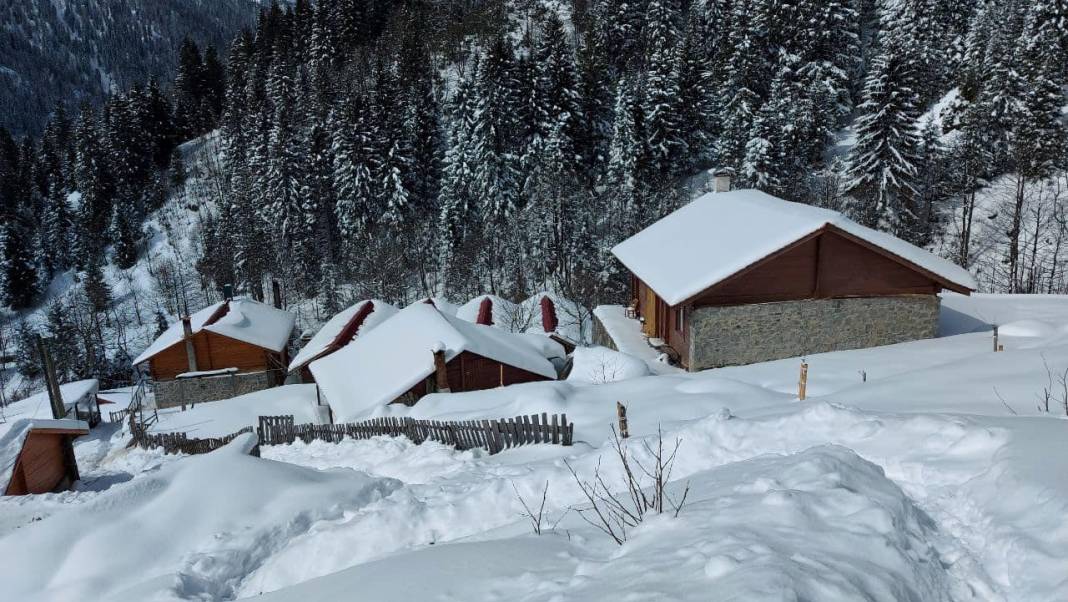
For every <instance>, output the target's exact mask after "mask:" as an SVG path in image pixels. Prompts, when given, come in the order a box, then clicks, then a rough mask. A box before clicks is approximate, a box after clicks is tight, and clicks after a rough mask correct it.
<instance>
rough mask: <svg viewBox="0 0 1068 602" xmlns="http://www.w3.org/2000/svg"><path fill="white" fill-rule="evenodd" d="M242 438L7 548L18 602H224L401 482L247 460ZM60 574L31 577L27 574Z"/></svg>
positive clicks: (7, 574)
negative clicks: (192, 601) (182, 601)
mask: <svg viewBox="0 0 1068 602" xmlns="http://www.w3.org/2000/svg"><path fill="white" fill-rule="evenodd" d="M244 439H245V438H238V439H236V440H235V441H234V442H233V443H231V444H230V445H228V446H227V447H225V448H223V449H220V450H218V451H216V452H214V453H211V454H207V455H204V456H195V457H190V458H186V459H184V460H182V461H180V462H174V463H172V464H169V465H168V466H166V467H164V468H163V469H161V470H160V471H159V472H158V473H156V474H152V475H150V476H145V477H142V478H140V479H137V480H134V481H131V482H129V483H128V484H125V485H119V486H116V487H113V488H111V489H110V490H108V491H107V492H105V493H104V494H103V495H100V496H98V497H96V498H95V499H93V500H92V501H90V502H88V503H86V504H84V505H81V506H80V507H77V508H76V509H72V510H70V511H68V512H65V513H62V514H59V515H56V516H53V517H51V518H49V519H48V520H45V521H40V522H36V523H32V524H29V525H27V526H25V527H23V528H22V529H20V530H19V532H18V537H7V538H4V539H0V557H3V558H5V559H14V558H17V559H19V561H18V562H4V563H0V582H2V583H3V584H4V588H5V594H4V595H5V597H8V596H10V598H9V599H12V600H33V599H41V600H45V599H47V600H103V599H107V600H145V599H149V598H151V597H155V596H156V595H159V594H162V593H164V592H166V593H167V595H169V596H170V597H178V598H200V599H212V600H215V599H221V598H226V597H229V596H232V594H233V591H234V587H235V586H236V585H237V583H238V582H239V580H240V579H241V578H242V577H243V576H244V575H245V574H246V573H247V572H248V571H249V570H251V569H252V568H254V567H256V566H257V565H258V564H260V563H262V562H263V560H264V559H265V558H267V557H269V556H270V555H271V554H272V553H273V552H274V551H276V550H277V549H278V548H280V547H281V546H282V545H284V543H285V542H286V541H287V540H289V539H290V538H292V537H294V536H295V535H297V534H299V533H301V532H303V531H305V530H307V529H308V527H309V526H310V525H311V524H313V523H315V522H316V521H319V520H323V519H326V518H336V517H339V516H341V515H343V514H344V513H345V512H351V511H353V510H356V509H358V508H360V507H362V506H365V505H366V504H368V503H371V502H373V501H374V500H377V499H380V498H381V497H382V496H383V495H386V494H388V493H389V492H390V491H392V490H393V489H395V488H396V487H397V486H398V485H399V483H397V482H396V481H393V480H390V479H384V478H372V477H369V476H367V475H365V474H361V473H357V472H354V471H351V470H334V471H326V472H323V471H316V470H312V469H308V468H302V467H299V466H294V465H291V464H282V463H279V462H273V461H270V460H262V459H259V458H253V457H250V456H247V455H245V453H244V452H245V451H246V449H247V446H248V443H249V442H248V441H245V440H244ZM43 566H49V567H52V570H48V571H42V570H27V568H28V567H43Z"/></svg>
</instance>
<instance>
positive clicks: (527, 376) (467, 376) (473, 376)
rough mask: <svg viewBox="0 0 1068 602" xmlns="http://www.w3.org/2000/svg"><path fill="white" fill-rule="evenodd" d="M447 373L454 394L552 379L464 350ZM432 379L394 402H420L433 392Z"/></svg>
mask: <svg viewBox="0 0 1068 602" xmlns="http://www.w3.org/2000/svg"><path fill="white" fill-rule="evenodd" d="M445 374H446V377H447V378H448V381H449V389H450V390H451V391H452V392H453V393H460V392H463V391H482V390H485V389H494V388H496V387H501V386H505V385H515V384H520V383H529V382H538V381H543V380H549V379H548V378H546V377H544V376H542V375H540V374H535V373H533V372H528V371H526V370H523V369H522V368H517V367H515V366H511V365H509V364H505V363H502V362H499V361H497V360H494V359H490V358H487V357H484V356H481V355H478V354H476V353H472V352H470V351H464V352H462V353H460V354H459V355H457V356H456V357H454V358H452V359H451V360H449V361H448V362H446V364H445ZM433 380H434V375H433V374H431V375H430V376H429V377H427V378H426V379H424V380H423V381H422V382H420V383H418V384H417V385H415V386H414V387H412V388H411V389H409V390H408V391H407V392H405V393H404V394H403V395H401V396H400V397H398V398H397V400H396V401H395V402H394V403H397V402H402V403H415V402H417V401H418V400H419V399H421V398H422V397H423V396H425V395H426V394H427V393H428V392H429V391H431V390H432V389H433V386H428V385H429V383H430V382H431V381H433Z"/></svg>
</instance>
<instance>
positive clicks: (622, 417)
mask: <svg viewBox="0 0 1068 602" xmlns="http://www.w3.org/2000/svg"><path fill="white" fill-rule="evenodd" d="M616 417H617V418H618V419H619V436H620V437H622V438H624V439H626V438H628V437H630V428H629V427H628V425H627V406H625V405H623V404H622V403H620V402H618V401H617V402H616Z"/></svg>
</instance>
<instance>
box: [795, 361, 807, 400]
mask: <svg viewBox="0 0 1068 602" xmlns="http://www.w3.org/2000/svg"><path fill="white" fill-rule="evenodd" d="M806 393H808V364H807V363H805V362H803V361H802V362H801V378H800V379H799V380H798V381H797V399H798V400H799V401H804V400H805V394H806Z"/></svg>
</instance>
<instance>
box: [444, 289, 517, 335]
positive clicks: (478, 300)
mask: <svg viewBox="0 0 1068 602" xmlns="http://www.w3.org/2000/svg"><path fill="white" fill-rule="evenodd" d="M486 299H489V301H490V303H491V304H492V305H491V309H492V311H491V313H490V315H491V318H492V319H493V324H491V326H496V327H497V328H500V329H502V330H507V331H509V332H515V330H516V325H515V324H514V322H515V321H516V318H517V307H516V304H515V303H512V302H511V301H509V300H507V299H502V298H501V297H498V296H497V295H479V296H477V297H475V298H474V299H471V300H470V301H468V302H467V303H464V304H463V305H461V306H460V307H459V308H457V309H456V317H457V318H460V319H461V320H467V321H468V322H474V323H476V324H477V323H478V314H479V311H480V310H481V308H482V302H483V301H484V300H486Z"/></svg>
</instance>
